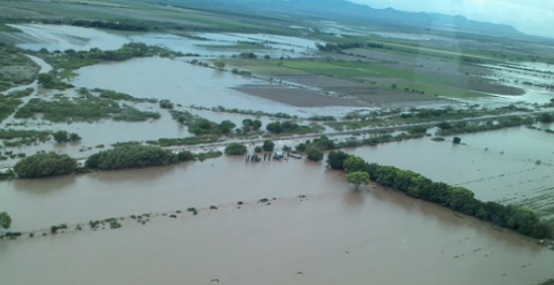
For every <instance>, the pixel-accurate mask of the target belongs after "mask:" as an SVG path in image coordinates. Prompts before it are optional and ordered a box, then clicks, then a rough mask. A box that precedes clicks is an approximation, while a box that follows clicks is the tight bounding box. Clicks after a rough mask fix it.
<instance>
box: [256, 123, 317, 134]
mask: <svg viewBox="0 0 554 285" xmlns="http://www.w3.org/2000/svg"><path fill="white" fill-rule="evenodd" d="M265 128H266V130H267V131H269V132H271V133H274V134H283V135H303V134H313V133H319V132H321V131H323V130H325V128H324V127H322V126H320V125H318V124H316V123H311V124H310V125H309V126H303V125H299V124H297V123H295V122H292V121H285V122H272V123H269V124H267V125H266V127H265Z"/></svg>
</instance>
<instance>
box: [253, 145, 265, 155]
mask: <svg viewBox="0 0 554 285" xmlns="http://www.w3.org/2000/svg"><path fill="white" fill-rule="evenodd" d="M263 151H264V149H263V148H262V147H261V146H257V147H255V148H254V152H255V153H262V152H263Z"/></svg>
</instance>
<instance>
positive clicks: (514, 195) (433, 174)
mask: <svg viewBox="0 0 554 285" xmlns="http://www.w3.org/2000/svg"><path fill="white" fill-rule="evenodd" d="M459 137H461V138H462V143H463V144H462V145H453V144H452V143H450V142H451V141H452V138H451V137H448V138H447V139H446V141H444V142H433V141H431V140H430V138H423V139H418V140H409V141H403V142H398V143H389V144H383V145H378V146H376V147H363V148H357V149H354V150H352V151H351V152H352V153H353V154H356V155H359V156H361V157H363V158H364V159H366V160H368V161H371V162H376V163H379V164H383V165H393V166H396V167H398V168H401V169H407V170H412V171H415V172H418V173H421V174H423V175H425V176H427V177H429V178H431V179H433V180H435V181H442V182H446V183H448V184H453V185H461V186H464V187H466V188H468V189H470V190H472V191H473V192H474V193H475V196H476V198H478V199H480V200H484V201H498V202H502V203H515V204H523V205H525V206H528V207H531V208H532V209H534V210H536V211H537V212H538V213H539V214H540V215H541V216H543V217H545V218H549V217H552V214H554V208H553V207H552V202H554V188H552V185H554V174H553V173H554V159H553V158H552V155H553V154H554V147H553V146H552V139H553V138H554V136H553V135H552V134H548V133H545V132H541V131H537V130H531V129H528V128H525V127H518V128H510V129H504V130H498V131H491V132H485V133H478V134H462V135H459ZM537 161H540V162H537Z"/></svg>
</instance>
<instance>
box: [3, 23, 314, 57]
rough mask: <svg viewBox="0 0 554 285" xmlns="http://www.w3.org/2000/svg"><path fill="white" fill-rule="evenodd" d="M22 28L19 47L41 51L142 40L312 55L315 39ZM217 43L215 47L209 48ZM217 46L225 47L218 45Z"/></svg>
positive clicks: (204, 53)
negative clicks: (251, 45)
mask: <svg viewBox="0 0 554 285" xmlns="http://www.w3.org/2000/svg"><path fill="white" fill-rule="evenodd" d="M10 26H11V27H13V28H16V29H19V30H20V31H21V32H22V34H21V35H17V40H18V41H19V42H21V43H20V44H18V47H20V48H23V49H28V50H34V51H38V50H40V49H43V48H44V49H46V50H48V51H51V52H52V51H65V50H68V49H73V50H76V51H88V50H90V49H92V48H98V49H101V50H116V49H119V48H121V47H122V46H123V45H124V44H127V43H130V42H139V43H144V44H147V45H154V46H161V47H164V48H167V49H170V50H172V51H175V52H182V53H185V54H187V53H190V54H197V55H199V56H200V57H230V56H233V55H237V54H240V53H241V52H244V51H252V52H254V53H256V54H257V55H258V56H264V55H266V54H267V55H270V56H272V57H300V56H313V51H314V50H315V42H313V41H310V40H304V39H300V38H292V37H284V36H270V35H259V34H252V35H250V34H230V35H221V36H223V37H225V36H229V37H232V38H233V40H225V41H222V40H221V39H219V38H218V37H219V36H220V35H219V34H201V36H202V37H204V36H205V37H204V38H205V39H206V40H197V39H190V38H186V37H181V36H177V35H171V34H155V33H132V34H122V33H113V32H108V31H105V30H99V29H94V28H84V27H76V26H67V25H44V24H10ZM239 40H240V41H246V42H252V43H264V46H265V48H264V49H253V50H244V49H234V48H232V47H231V46H232V45H233V44H236V43H237V41H239ZM206 46H209V47H214V48H208V47H206ZM217 47H223V49H218V48H217Z"/></svg>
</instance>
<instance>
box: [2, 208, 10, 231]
mask: <svg viewBox="0 0 554 285" xmlns="http://www.w3.org/2000/svg"><path fill="white" fill-rule="evenodd" d="M11 224H12V218H11V217H10V215H8V213H6V212H1V213H0V227H2V228H4V229H9V228H10V225H11Z"/></svg>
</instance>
